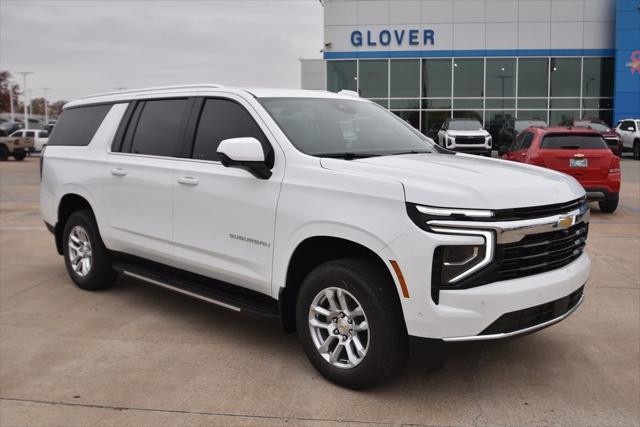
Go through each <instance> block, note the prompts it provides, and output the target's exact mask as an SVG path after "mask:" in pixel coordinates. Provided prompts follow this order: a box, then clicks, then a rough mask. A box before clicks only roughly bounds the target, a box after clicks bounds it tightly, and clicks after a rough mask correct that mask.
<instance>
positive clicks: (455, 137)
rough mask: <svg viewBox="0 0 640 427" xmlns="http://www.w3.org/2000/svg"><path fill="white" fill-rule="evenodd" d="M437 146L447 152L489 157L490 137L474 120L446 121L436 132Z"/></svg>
mask: <svg viewBox="0 0 640 427" xmlns="http://www.w3.org/2000/svg"><path fill="white" fill-rule="evenodd" d="M438 144H440V146H442V147H444V148H448V149H449V150H455V151H461V152H464V153H473V154H482V155H485V156H489V157H490V156H491V147H492V141H491V135H489V132H487V131H486V130H485V129H483V128H482V124H481V123H480V122H479V121H478V120H476V119H447V120H445V121H444V123H442V127H441V128H440V130H439V131H438Z"/></svg>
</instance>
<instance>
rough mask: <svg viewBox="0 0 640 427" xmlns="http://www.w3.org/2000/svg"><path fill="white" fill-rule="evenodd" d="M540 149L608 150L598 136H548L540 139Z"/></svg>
mask: <svg viewBox="0 0 640 427" xmlns="http://www.w3.org/2000/svg"><path fill="white" fill-rule="evenodd" d="M540 148H547V149H558V148H561V149H567V150H570V149H573V150H578V149H580V150H583V149H592V150H593V149H608V147H607V144H606V143H605V142H604V139H602V137H601V136H600V135H572V134H566V135H549V136H545V137H544V138H543V139H542V144H541V145H540Z"/></svg>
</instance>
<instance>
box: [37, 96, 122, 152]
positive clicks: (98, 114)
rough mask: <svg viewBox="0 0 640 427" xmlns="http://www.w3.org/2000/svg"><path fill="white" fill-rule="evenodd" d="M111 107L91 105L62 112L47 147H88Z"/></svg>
mask: <svg viewBox="0 0 640 427" xmlns="http://www.w3.org/2000/svg"><path fill="white" fill-rule="evenodd" d="M110 109H111V105H92V106H88V107H77V108H70V109H67V110H64V111H63V112H62V114H61V115H60V118H59V119H58V122H57V123H56V125H55V127H54V128H53V131H52V132H51V137H50V138H49V142H48V143H47V145H72V146H84V145H89V142H91V139H92V138H93V135H95V133H96V131H97V130H98V128H99V127H100V125H101V124H102V121H103V120H104V118H105V116H106V115H107V113H108V112H109V110H110Z"/></svg>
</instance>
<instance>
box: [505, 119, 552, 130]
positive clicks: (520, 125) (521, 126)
mask: <svg viewBox="0 0 640 427" xmlns="http://www.w3.org/2000/svg"><path fill="white" fill-rule="evenodd" d="M546 125H547V124H546V123H545V122H544V121H543V120H516V123H515V125H514V126H513V127H514V129H515V130H516V131H518V132H521V131H523V130H525V129H526V128H528V127H531V126H537V127H544V126H546Z"/></svg>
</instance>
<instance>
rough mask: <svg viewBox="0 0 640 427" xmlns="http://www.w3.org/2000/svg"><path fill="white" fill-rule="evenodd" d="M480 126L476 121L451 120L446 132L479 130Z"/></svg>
mask: <svg viewBox="0 0 640 427" xmlns="http://www.w3.org/2000/svg"><path fill="white" fill-rule="evenodd" d="M481 129H482V125H481V124H480V122H479V121H477V120H451V121H450V122H449V126H448V127H447V130H481Z"/></svg>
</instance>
